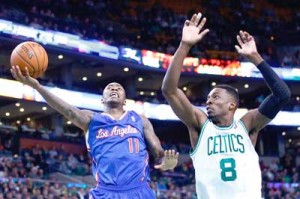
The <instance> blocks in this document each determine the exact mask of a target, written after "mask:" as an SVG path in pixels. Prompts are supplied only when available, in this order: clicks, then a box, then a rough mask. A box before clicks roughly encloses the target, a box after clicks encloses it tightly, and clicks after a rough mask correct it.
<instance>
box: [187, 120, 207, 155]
mask: <svg viewBox="0 0 300 199" xmlns="http://www.w3.org/2000/svg"><path fill="white" fill-rule="evenodd" d="M208 121H209V119H206V121H205V122H204V124H203V125H202V128H201V132H200V136H199V138H198V141H197V144H196V147H195V149H194V151H191V152H190V156H193V155H194V154H195V153H196V151H197V149H198V148H199V145H200V141H201V138H202V135H203V131H204V129H205V127H206V125H207V123H208Z"/></svg>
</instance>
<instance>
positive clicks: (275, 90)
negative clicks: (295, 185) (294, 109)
mask: <svg viewBox="0 0 300 199" xmlns="http://www.w3.org/2000/svg"><path fill="white" fill-rule="evenodd" d="M257 68H258V69H259V71H260V72H261V74H262V76H263V77H264V80H265V82H266V83H267V85H268V87H269V88H270V90H271V91H272V94H271V95H269V96H268V97H267V98H266V99H265V100H264V101H263V102H262V104H261V105H260V106H259V107H258V110H259V112H260V113H261V114H263V115H264V116H266V117H268V118H270V119H274V118H275V116H276V115H277V113H278V112H279V111H280V109H281V108H282V107H283V106H284V105H285V104H286V103H287V102H288V101H289V99H290V97H291V91H290V89H289V87H288V86H287V85H286V83H285V82H284V81H282V80H281V79H280V78H279V77H278V75H277V74H276V73H275V71H274V70H273V69H272V68H271V67H270V66H269V65H268V64H267V63H266V62H265V61H263V62H262V63H260V64H259V65H258V66H257Z"/></svg>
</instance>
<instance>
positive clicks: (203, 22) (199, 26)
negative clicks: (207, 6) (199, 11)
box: [198, 17, 206, 31]
mask: <svg viewBox="0 0 300 199" xmlns="http://www.w3.org/2000/svg"><path fill="white" fill-rule="evenodd" d="M205 23H206V18H205V17H204V18H203V19H202V20H201V22H200V23H199V25H198V28H199V31H200V30H201V29H202V28H203V26H204V25H205Z"/></svg>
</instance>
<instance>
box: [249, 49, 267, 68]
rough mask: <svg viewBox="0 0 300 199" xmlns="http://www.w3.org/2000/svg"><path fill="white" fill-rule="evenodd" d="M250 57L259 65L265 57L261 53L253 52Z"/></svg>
mask: <svg viewBox="0 0 300 199" xmlns="http://www.w3.org/2000/svg"><path fill="white" fill-rule="evenodd" d="M248 59H249V60H250V61H251V62H252V63H253V64H254V65H255V66H258V65H259V64H260V63H262V62H263V61H264V60H263V58H262V57H261V56H260V54H259V53H257V52H256V53H253V54H251V55H250V56H249V57H248Z"/></svg>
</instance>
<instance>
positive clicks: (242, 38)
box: [235, 30, 257, 58]
mask: <svg viewBox="0 0 300 199" xmlns="http://www.w3.org/2000/svg"><path fill="white" fill-rule="evenodd" d="M236 38H237V42H238V44H239V45H235V49H236V50H237V52H238V53H239V54H240V55H242V56H245V57H247V58H250V57H251V56H253V55H255V54H257V48H256V44H255V40H254V38H253V36H252V35H250V34H249V33H248V32H246V31H242V30H241V31H240V32H239V35H237V36H236Z"/></svg>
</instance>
